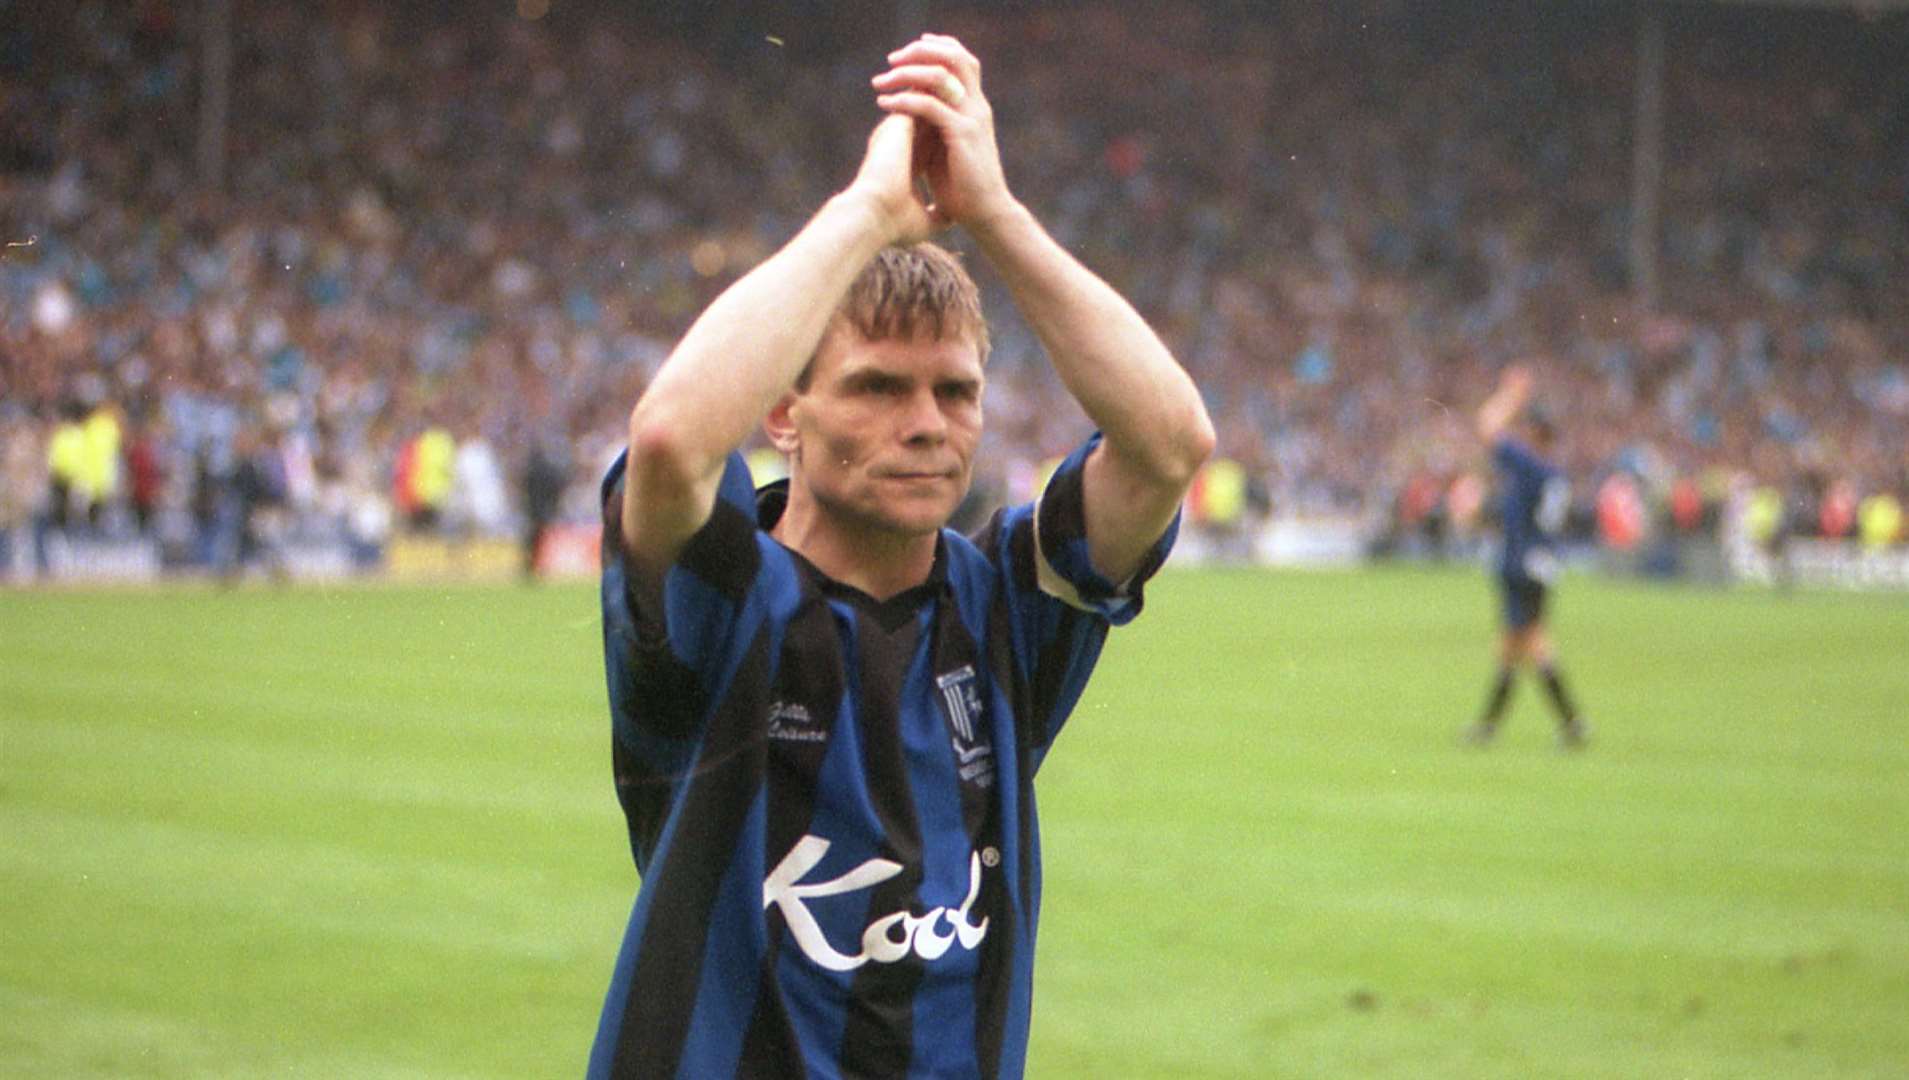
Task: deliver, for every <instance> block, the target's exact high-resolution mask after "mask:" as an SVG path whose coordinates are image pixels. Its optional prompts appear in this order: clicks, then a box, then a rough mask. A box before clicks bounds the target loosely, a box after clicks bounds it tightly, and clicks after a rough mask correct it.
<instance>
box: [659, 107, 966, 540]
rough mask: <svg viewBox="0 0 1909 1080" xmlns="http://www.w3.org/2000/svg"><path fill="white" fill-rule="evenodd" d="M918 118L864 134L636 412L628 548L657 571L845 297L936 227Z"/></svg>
mask: <svg viewBox="0 0 1909 1080" xmlns="http://www.w3.org/2000/svg"><path fill="white" fill-rule="evenodd" d="M914 131H915V124H914V122H913V121H912V120H909V119H908V118H907V117H895V116H891V117H888V118H886V119H884V120H883V121H882V122H881V123H880V124H878V125H877V126H876V128H875V130H874V132H873V133H872V134H871V135H870V136H869V140H868V151H867V154H866V156H865V157H864V158H863V160H862V165H861V168H860V170H859V171H858V172H857V174H856V177H855V179H854V181H853V182H852V183H850V185H849V186H848V188H846V189H845V190H843V191H842V192H841V193H839V194H837V195H836V196H835V197H834V198H832V199H830V200H829V201H828V203H826V204H825V205H824V206H823V207H822V209H821V210H820V211H819V212H818V213H817V214H816V215H815V217H814V218H812V219H810V221H809V223H808V224H807V225H805V226H804V227H803V228H802V231H801V232H799V233H797V234H796V235H795V237H794V238H793V239H791V240H790V241H789V242H788V243H787V244H785V245H784V246H783V247H782V248H781V249H780V250H779V251H777V252H776V253H775V254H774V255H771V256H770V257H769V258H768V259H767V260H765V261H764V262H762V263H761V264H760V265H758V266H757V267H756V268H755V269H753V270H751V271H749V273H747V274H745V275H743V277H742V278H740V279H739V280H737V281H736V283H735V284H733V285H731V286H730V287H729V288H727V289H725V290H724V291H723V293H722V295H721V296H718V297H717V298H716V300H715V302H713V303H711V304H710V305H709V307H708V308H707V309H705V310H704V311H703V313H702V314H701V315H700V316H698V317H697V319H696V322H695V323H694V324H693V325H692V326H691V327H690V328H689V332H688V333H687V334H685V335H684V336H683V340H682V341H681V342H679V343H678V344H677V346H676V349H675V351H673V352H672V353H670V356H669V359H668V360H667V361H665V362H664V364H663V366H662V368H661V369H660V370H659V371H658V372H657V373H656V378H655V380H654V381H653V382H651V384H650V386H649V389H648V390H646V391H645V392H644V394H643V397H642V399H641V400H639V401H638V402H637V403H636V407H635V409H633V410H632V411H631V413H630V454H629V466H628V473H627V477H628V479H627V480H626V486H625V490H624V497H623V537H624V544H625V547H626V548H627V549H628V551H629V553H630V554H631V556H633V557H634V558H636V559H637V561H638V562H639V563H642V564H644V565H647V566H650V567H653V568H659V569H660V568H661V567H664V566H667V565H668V564H669V563H670V562H672V561H674V559H675V558H676V555H677V553H678V552H680V551H681V550H682V547H683V544H684V543H685V542H687V541H688V539H689V538H690V536H691V535H693V534H694V533H695V532H696V530H697V529H699V528H701V527H702V525H703V523H704V522H705V521H707V520H708V519H709V514H710V512H711V510H712V509H713V508H714V506H715V501H716V489H717V487H718V485H719V483H720V481H721V480H722V470H723V462H724V460H725V459H726V458H727V457H728V455H729V453H730V452H731V451H733V450H735V449H736V448H737V447H738V446H740V445H742V442H743V440H744V439H746V438H748V437H749V433H750V432H751V431H752V430H753V429H754V428H755V426H756V425H757V424H758V423H760V422H761V420H762V417H763V415H764V414H765V413H767V412H768V410H769V407H770V406H771V405H773V404H774V403H775V400H776V398H777V397H778V396H779V395H781V394H782V393H783V391H785V390H787V389H789V387H790V386H791V385H793V384H794V382H795V380H796V377H797V376H798V375H800V374H801V372H802V368H803V366H804V365H805V364H806V363H807V362H808V360H809V358H810V357H811V356H812V355H813V354H814V352H815V348H816V345H817V344H818V343H819V342H820V341H821V339H822V335H823V333H824V332H825V331H826V330H827V328H828V321H829V317H830V315H831V313H833V311H834V310H835V307H836V305H837V304H838V303H839V302H840V301H841V298H842V296H843V294H845V293H846V292H847V291H848V288H849V286H850V285H851V284H853V282H854V280H855V275H856V274H857V273H859V272H860V271H861V269H862V267H863V266H864V265H865V264H866V263H867V262H868V260H869V259H870V258H872V257H874V255H875V253H876V252H877V251H879V250H881V248H882V247H884V246H886V245H888V244H890V243H901V242H909V241H913V240H919V239H925V238H926V237H927V236H928V235H929V234H930V233H931V232H932V231H933V229H934V222H933V220H932V219H931V218H930V216H929V214H928V211H927V209H926V208H925V207H924V206H922V204H921V203H920V201H919V200H918V199H917V198H916V196H915V193H914V189H913V186H912V185H913V181H912V175H913V169H912V165H911V160H912V155H913V147H914Z"/></svg>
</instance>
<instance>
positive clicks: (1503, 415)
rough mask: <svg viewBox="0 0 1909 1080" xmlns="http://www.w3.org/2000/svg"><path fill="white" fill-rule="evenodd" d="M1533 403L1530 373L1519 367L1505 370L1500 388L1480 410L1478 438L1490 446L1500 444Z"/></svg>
mask: <svg viewBox="0 0 1909 1080" xmlns="http://www.w3.org/2000/svg"><path fill="white" fill-rule="evenodd" d="M1530 400H1531V372H1530V371H1528V370H1526V369H1525V368H1524V367H1523V366H1522V365H1517V364H1514V365H1512V366H1511V367H1508V368H1506V369H1505V373H1504V374H1503V375H1501V376H1499V378H1498V388H1497V389H1495V390H1493V391H1492V392H1491V396H1490V397H1488V398H1486V399H1485V403H1484V404H1483V405H1480V406H1479V407H1478V417H1477V426H1478V437H1479V438H1480V439H1482V440H1484V442H1485V444H1486V445H1487V446H1489V445H1491V444H1492V443H1495V442H1497V441H1498V437H1499V436H1500V435H1503V434H1504V433H1505V429H1506V428H1508V427H1510V426H1511V423H1512V421H1514V420H1516V419H1518V414H1519V413H1521V412H1523V411H1524V407H1525V403H1526V402H1528V401H1530Z"/></svg>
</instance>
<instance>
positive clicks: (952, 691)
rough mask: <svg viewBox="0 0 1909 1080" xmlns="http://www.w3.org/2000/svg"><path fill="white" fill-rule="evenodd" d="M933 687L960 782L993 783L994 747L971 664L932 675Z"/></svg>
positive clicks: (986, 784)
mask: <svg viewBox="0 0 1909 1080" xmlns="http://www.w3.org/2000/svg"><path fill="white" fill-rule="evenodd" d="M935 689H936V690H939V691H940V692H941V711H942V715H943V716H945V717H946V718H947V721H948V732H949V736H950V740H951V742H952V744H953V746H954V753H955V772H956V775H958V776H960V777H961V781H962V782H963V783H970V784H976V785H979V786H980V787H987V786H988V785H990V784H992V783H994V746H993V743H992V742H991V741H990V740H989V738H988V734H987V727H986V726H985V724H984V723H983V720H984V712H983V709H982V705H981V687H980V681H979V680H978V679H977V678H976V677H975V673H974V665H973V664H963V665H961V666H960V667H958V668H956V669H955V670H953V671H950V672H948V673H946V674H943V675H937V676H935Z"/></svg>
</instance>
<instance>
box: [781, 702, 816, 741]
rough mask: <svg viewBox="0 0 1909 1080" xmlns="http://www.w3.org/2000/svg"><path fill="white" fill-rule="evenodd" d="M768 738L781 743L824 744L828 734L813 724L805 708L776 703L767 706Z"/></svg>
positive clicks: (812, 718)
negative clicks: (778, 740)
mask: <svg viewBox="0 0 1909 1080" xmlns="http://www.w3.org/2000/svg"><path fill="white" fill-rule="evenodd" d="M769 737H770V738H771V739H780V740H782V741H783V742H824V741H826V740H827V739H828V733H827V732H825V731H823V730H822V728H821V726H820V725H818V724H817V723H816V722H815V717H814V715H813V714H811V713H810V712H809V710H808V707H807V706H804V705H798V704H796V703H795V702H791V701H778V702H776V703H775V704H773V705H771V706H769Z"/></svg>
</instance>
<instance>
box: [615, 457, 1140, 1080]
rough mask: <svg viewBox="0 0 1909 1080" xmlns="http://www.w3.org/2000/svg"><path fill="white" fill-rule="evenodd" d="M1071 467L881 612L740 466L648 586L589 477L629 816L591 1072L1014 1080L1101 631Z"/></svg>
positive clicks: (620, 778) (953, 547) (1122, 596)
mask: <svg viewBox="0 0 1909 1080" xmlns="http://www.w3.org/2000/svg"><path fill="white" fill-rule="evenodd" d="M1093 446H1094V442H1093V441H1089V442H1088V443H1087V444H1086V445H1084V446H1082V447H1081V448H1080V449H1079V450H1077V451H1075V453H1074V454H1073V455H1071V456H1070V457H1069V458H1068V459H1067V460H1066V462H1064V463H1063V464H1062V465H1061V467H1060V468H1059V469H1058V470H1056V472H1055V474H1054V476H1053V478H1052V479H1051V480H1050V481H1049V482H1048V485H1047V489H1046V491H1045V493H1044V494H1043V496H1042V498H1041V500H1040V502H1039V503H1038V504H1036V505H1033V506H1029V505H1022V506H1016V507H1010V508H1006V509H1003V510H1001V511H999V512H998V513H996V514H995V516H994V517H993V519H992V520H991V521H990V522H989V523H988V525H987V526H986V527H985V528H984V529H982V530H981V531H980V532H979V533H977V534H976V535H975V536H973V537H972V538H970V537H965V536H962V535H960V534H959V533H956V532H953V531H952V530H943V531H942V534H941V537H940V540H939V542H938V544H937V547H936V553H935V561H934V569H933V571H932V572H931V574H930V576H929V579H928V580H927V581H926V582H925V583H923V584H922V585H919V586H917V587H915V588H913V589H909V590H907V591H905V592H903V593H901V594H899V595H897V596H894V597H891V598H889V599H888V600H885V601H877V600H875V599H873V598H872V597H869V596H868V595H866V594H864V593H861V592H860V591H858V590H856V589H854V588H851V587H849V586H847V585H843V584H841V583H839V582H836V581H833V580H831V579H830V578H828V577H826V576H824V575H823V574H822V573H821V572H820V571H819V570H817V569H816V568H815V567H814V566H812V565H811V564H809V563H808V562H807V561H806V560H805V559H803V558H802V556H800V555H799V554H797V553H795V552H793V551H791V550H789V549H788V548H785V547H783V546H782V545H781V544H780V543H778V542H777V541H776V540H774V539H773V538H772V537H771V536H770V535H769V533H768V531H767V530H768V529H770V528H771V527H772V526H773V525H774V523H775V521H776V519H777V518H778V517H779V516H780V514H781V511H782V508H783V505H784V503H785V501H786V492H785V491H784V489H782V488H780V487H777V486H771V487H768V488H764V489H763V490H762V491H761V492H760V493H758V492H756V491H755V490H754V489H753V486H752V484H751V482H750V477H749V473H748V470H747V468H746V467H745V466H744V465H743V463H742V459H741V457H740V456H732V457H731V459H730V462H729V465H728V468H727V471H726V472H725V474H724V477H723V480H722V488H721V494H720V496H719V498H718V500H717V503H716V507H715V510H714V512H713V513H712V514H711V516H710V519H709V521H708V522H707V523H706V524H705V525H704V526H703V527H702V529H701V530H700V531H698V532H697V533H696V534H695V536H693V537H692V538H691V539H690V541H689V543H688V544H687V545H686V546H685V548H684V549H683V551H682V553H681V555H680V556H679V557H678V559H677V562H676V563H675V564H674V565H673V566H672V567H670V568H669V570H668V571H667V572H666V573H665V574H664V575H663V577H662V579H661V580H654V579H651V580H645V579H644V576H643V575H641V574H640V573H639V572H638V571H637V570H636V569H635V568H634V567H633V566H632V565H631V564H630V563H629V562H628V561H627V560H626V559H625V558H624V557H623V554H622V550H623V549H622V540H621V535H620V520H621V511H620V507H621V505H622V482H623V461H622V460H620V459H619V461H618V462H617V463H616V464H615V465H613V466H612V467H611V469H610V472H609V474H608V476H607V477H606V478H605V480H604V485H603V498H604V507H605V514H604V541H603V543H604V547H603V555H604V558H603V567H604V570H603V588H602V603H603V631H604V658H605V666H606V669H607V672H608V677H609V690H610V708H611V715H612V726H613V731H614V737H613V739H612V756H613V761H614V766H615V772H616V785H617V796H618V798H619V800H620V801H621V803H622V806H623V811H624V815H625V817H626V819H627V821H628V825H629V836H630V847H631V851H632V853H633V855H634V856H635V860H636V866H637V871H638V873H639V874H640V875H641V877H642V887H641V889H640V890H639V892H638V894H637V897H636V904H635V908H634V910H633V911H632V912H631V915H630V923H629V928H628V930H627V932H626V933H625V935H624V939H623V946H622V949H621V951H620V952H619V954H618V957H617V963H616V971H615V974H614V976H613V978H612V981H611V985H610V990H609V994H608V996H607V999H606V1000H605V1002H604V1009H603V1016H602V1020H601V1023H600V1025H599V1027H598V1030H597V1038H596V1044H595V1046H594V1048H593V1051H592V1053H591V1057H590V1075H591V1076H593V1077H610V1076H615V1077H684V1078H696V1080H709V1078H716V1077H785V1076H786V1077H809V1078H826V1077H898V1076H910V1077H1003V1076H1005V1077H1014V1076H1019V1075H1020V1074H1021V1072H1022V1068H1023V1063H1024V1061H1025V1058H1026V1051H1027V1036H1028V1018H1029V1003H1030V996H1031V992H1032V984H1033V962H1034V936H1035V929H1036V926H1037V924H1038V921H1039V914H1040V897H1041V870H1040V838H1039V833H1038V830H1037V828H1036V824H1035V812H1034V787H1033V779H1034V774H1035V772H1036V770H1038V769H1039V767H1040V763H1041V759H1042V757H1043V756H1044V755H1045V754H1046V752H1047V749H1048V747H1049V746H1050V745H1051V744H1052V742H1053V740H1054V736H1055V734H1056V733H1057V732H1058V731H1059V730H1060V727H1061V725H1062V724H1063V723H1064V722H1065V720H1066V719H1067V715H1068V713H1069V711H1070V710H1072V708H1073V707H1074V704H1075V702H1076V701H1077V700H1078V699H1079V697H1080V694H1081V691H1082V689H1083V688H1084V687H1085V686H1086V683H1087V678H1088V675H1089V674H1090V673H1091V672H1092V670H1093V667H1094V662H1095V660H1096V659H1097V658H1098V656H1099V654H1100V648H1101V644H1102V642H1103V641H1104V640H1105V638H1106V633H1107V628H1108V626H1110V625H1113V624H1119V623H1124V622H1126V621H1127V620H1129V619H1131V618H1133V616H1134V615H1136V614H1137V613H1138V612H1139V610H1140V606H1141V590H1140V586H1141V584H1142V583H1143V582H1144V581H1145V580H1146V579H1147V578H1148V577H1150V576H1151V575H1152V573H1153V572H1154V571H1155V570H1156V569H1158V567H1159V565H1160V563H1161V562H1162V561H1164V559H1165V558H1166V553H1167V551H1168V549H1169V548H1170V546H1171V545H1172V542H1173V537H1174V534H1175V530H1176V529H1177V521H1176V523H1175V528H1169V529H1168V530H1167V533H1166V535H1164V536H1162V537H1161V539H1160V541H1159V542H1158V543H1157V544H1156V545H1155V547H1154V549H1153V551H1152V552H1151V553H1150V554H1149V556H1148V558H1147V560H1146V563H1145V565H1144V566H1143V567H1142V569H1141V570H1140V572H1139V573H1137V574H1136V575H1135V576H1134V578H1133V580H1132V581H1130V582H1129V583H1128V584H1127V586H1126V587H1125V588H1124V589H1118V590H1117V589H1116V588H1115V587H1114V586H1113V585H1112V584H1111V583H1109V582H1108V581H1106V580H1105V579H1103V578H1101V577H1100V576H1099V575H1098V574H1096V573H1095V572H1094V570H1093V569H1092V566H1091V565H1090V563H1089V561H1088V558H1087V542H1086V530H1085V521H1084V511H1083V502H1082V495H1081V475H1082V466H1083V463H1084V462H1085V460H1086V457H1087V454H1088V452H1089V451H1090V450H1091V449H1092V448H1093Z"/></svg>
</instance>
